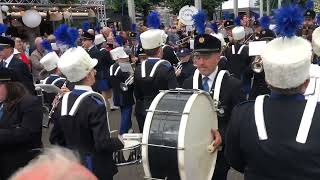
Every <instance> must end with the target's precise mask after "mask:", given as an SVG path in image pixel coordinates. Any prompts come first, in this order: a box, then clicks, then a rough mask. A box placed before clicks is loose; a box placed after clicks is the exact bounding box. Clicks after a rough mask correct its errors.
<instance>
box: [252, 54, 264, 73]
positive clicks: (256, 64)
mask: <svg viewBox="0 0 320 180" xmlns="http://www.w3.org/2000/svg"><path fill="white" fill-rule="evenodd" d="M251 69H252V71H253V72H255V73H261V72H262V71H263V64H262V59H261V57H260V56H256V57H255V59H254V60H253V62H252V63H251Z"/></svg>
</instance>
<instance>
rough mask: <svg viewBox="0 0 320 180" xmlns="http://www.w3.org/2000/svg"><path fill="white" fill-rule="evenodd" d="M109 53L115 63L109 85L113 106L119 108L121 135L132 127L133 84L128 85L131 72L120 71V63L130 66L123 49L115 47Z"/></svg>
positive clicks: (111, 69)
mask: <svg viewBox="0 0 320 180" xmlns="http://www.w3.org/2000/svg"><path fill="white" fill-rule="evenodd" d="M110 53H111V55H112V58H113V59H114V60H115V61H116V63H115V64H113V65H112V66H111V67H110V83H111V86H112V91H113V102H114V105H115V106H119V107H120V111H121V121H120V132H119V134H120V135H122V134H124V133H128V131H129V129H131V127H132V122H131V114H132V106H133V105H134V98H133V84H132V82H131V83H129V81H128V80H129V79H132V78H133V76H132V75H133V72H123V71H122V70H121V67H120V63H126V64H129V65H130V62H129V56H128V55H127V54H126V53H125V52H124V49H123V47H117V48H115V49H113V50H111V51H110ZM126 82H128V83H126ZM121 85H125V87H123V88H121ZM124 88H126V89H124Z"/></svg>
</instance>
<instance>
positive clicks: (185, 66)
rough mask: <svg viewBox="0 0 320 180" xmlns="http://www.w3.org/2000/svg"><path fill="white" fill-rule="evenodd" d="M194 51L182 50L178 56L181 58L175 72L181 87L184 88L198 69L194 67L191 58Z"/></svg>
mask: <svg viewBox="0 0 320 180" xmlns="http://www.w3.org/2000/svg"><path fill="white" fill-rule="evenodd" d="M191 55H192V51H191V50H190V49H188V48H183V49H181V50H180V51H179V52H178V53H177V56H178V58H179V63H178V66H177V67H175V72H176V76H177V81H178V84H179V87H182V85H183V82H184V81H185V80H186V79H187V78H189V77H190V76H192V75H193V72H194V71H195V70H196V69H197V68H196V67H195V66H194V65H193V60H192V58H191Z"/></svg>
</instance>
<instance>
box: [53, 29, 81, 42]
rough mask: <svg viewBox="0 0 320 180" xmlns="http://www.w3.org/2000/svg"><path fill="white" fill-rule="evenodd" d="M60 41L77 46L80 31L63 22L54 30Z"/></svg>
mask: <svg viewBox="0 0 320 180" xmlns="http://www.w3.org/2000/svg"><path fill="white" fill-rule="evenodd" d="M54 35H55V36H56V39H57V41H58V42H60V43H62V44H66V45H69V46H70V47H77V43H76V42H77V39H78V37H79V33H78V31H77V29H75V28H70V27H69V26H68V25H66V24H61V25H60V26H59V27H58V28H57V29H56V31H55V32H54Z"/></svg>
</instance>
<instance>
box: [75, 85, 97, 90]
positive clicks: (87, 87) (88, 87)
mask: <svg viewBox="0 0 320 180" xmlns="http://www.w3.org/2000/svg"><path fill="white" fill-rule="evenodd" d="M74 89H77V90H84V91H93V90H92V88H91V86H86V85H75V86H74Z"/></svg>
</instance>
